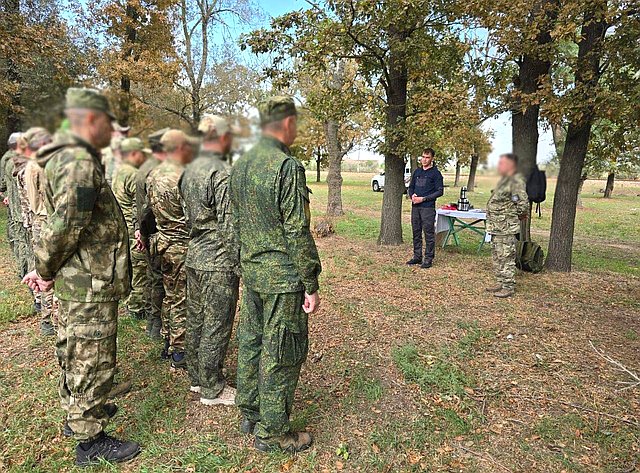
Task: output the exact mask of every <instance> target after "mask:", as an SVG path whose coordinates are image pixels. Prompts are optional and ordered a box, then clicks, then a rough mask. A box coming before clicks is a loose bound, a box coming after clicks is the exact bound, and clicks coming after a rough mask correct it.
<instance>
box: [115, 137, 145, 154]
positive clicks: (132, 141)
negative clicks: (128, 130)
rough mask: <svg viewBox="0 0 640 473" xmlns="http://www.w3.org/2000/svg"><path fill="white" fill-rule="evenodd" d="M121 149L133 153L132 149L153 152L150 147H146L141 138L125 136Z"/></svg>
mask: <svg viewBox="0 0 640 473" xmlns="http://www.w3.org/2000/svg"><path fill="white" fill-rule="evenodd" d="M120 151H122V152H123V153H131V152H132V151H142V152H143V153H151V150H150V149H147V148H145V147H144V143H143V142H142V140H141V139H140V138H125V139H124V140H122V142H121V143H120Z"/></svg>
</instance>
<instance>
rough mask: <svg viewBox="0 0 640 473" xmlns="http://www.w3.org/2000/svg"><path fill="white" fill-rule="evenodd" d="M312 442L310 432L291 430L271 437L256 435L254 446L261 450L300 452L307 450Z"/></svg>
mask: <svg viewBox="0 0 640 473" xmlns="http://www.w3.org/2000/svg"><path fill="white" fill-rule="evenodd" d="M312 443H313V437H311V434H310V433H308V432H289V433H288V434H285V435H282V436H280V437H274V438H271V439H261V438H260V437H256V441H255V443H254V444H253V446H254V447H255V448H256V449H258V450H260V451H261V452H285V453H298V452H302V451H303V450H307V449H308V448H309V447H311V444H312Z"/></svg>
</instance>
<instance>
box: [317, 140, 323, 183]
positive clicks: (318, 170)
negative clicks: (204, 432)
mask: <svg viewBox="0 0 640 473" xmlns="http://www.w3.org/2000/svg"><path fill="white" fill-rule="evenodd" d="M321 161H322V151H321V150H320V147H318V148H317V149H316V182H320V162H321Z"/></svg>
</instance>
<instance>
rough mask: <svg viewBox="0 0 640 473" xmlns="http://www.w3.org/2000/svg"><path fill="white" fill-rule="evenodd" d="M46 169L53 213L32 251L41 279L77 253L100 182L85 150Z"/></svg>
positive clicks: (49, 276)
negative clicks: (33, 251)
mask: <svg viewBox="0 0 640 473" xmlns="http://www.w3.org/2000/svg"><path fill="white" fill-rule="evenodd" d="M75 153H76V155H75V156H73V157H72V158H71V159H68V160H67V161H66V162H62V163H61V164H60V165H58V166H54V167H52V168H51V169H49V168H48V169H47V173H46V174H47V181H48V185H49V186H50V188H51V192H52V198H51V204H52V207H53V213H52V214H51V215H49V217H48V219H47V222H46V224H45V225H44V226H43V228H42V233H41V238H40V241H39V243H38V245H37V247H36V248H35V256H36V269H37V271H38V274H39V275H40V276H41V277H42V278H44V279H53V278H55V276H56V273H57V272H58V271H59V270H60V268H61V267H62V266H63V265H64V263H65V261H67V260H68V259H69V258H70V257H71V256H72V255H73V254H74V253H75V252H76V250H77V248H78V241H79V239H80V235H81V233H82V231H83V230H84V229H85V228H86V227H87V226H88V225H89V224H90V222H91V217H92V215H93V207H94V205H95V202H96V199H97V197H98V193H99V191H100V189H99V186H100V184H99V183H100V179H99V177H98V173H97V169H96V165H95V163H94V161H93V159H92V158H91V157H90V156H89V155H88V154H87V153H86V151H75Z"/></svg>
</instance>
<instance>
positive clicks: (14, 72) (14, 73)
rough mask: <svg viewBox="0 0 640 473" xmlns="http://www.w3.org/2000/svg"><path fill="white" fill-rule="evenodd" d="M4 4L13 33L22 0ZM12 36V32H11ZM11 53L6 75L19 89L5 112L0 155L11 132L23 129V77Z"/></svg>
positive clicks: (5, 1) (6, 17)
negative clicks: (4, 131)
mask: <svg viewBox="0 0 640 473" xmlns="http://www.w3.org/2000/svg"><path fill="white" fill-rule="evenodd" d="M2 6H3V7H4V11H5V17H4V20H3V21H6V22H7V23H8V24H7V31H8V32H9V33H11V32H12V31H13V30H14V28H15V26H16V23H15V22H16V21H17V20H18V19H19V16H20V1H19V0H4V1H3V2H2ZM9 36H11V34H9ZM8 51H9V54H8V57H7V60H6V62H5V68H6V69H5V77H6V78H7V82H9V83H12V84H15V85H17V91H16V93H15V94H12V95H11V101H10V102H9V104H8V106H7V109H6V112H5V124H6V125H5V129H6V136H4V137H3V138H2V142H1V143H0V151H1V152H2V153H1V154H0V155H3V154H4V153H5V152H6V150H7V140H8V139H9V136H10V135H11V133H15V132H18V131H21V129H22V117H21V116H20V111H21V106H22V78H21V77H20V72H19V71H18V65H17V64H16V63H15V61H14V60H13V58H12V56H11V54H12V53H11V51H12V49H11V48H9V49H8Z"/></svg>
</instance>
